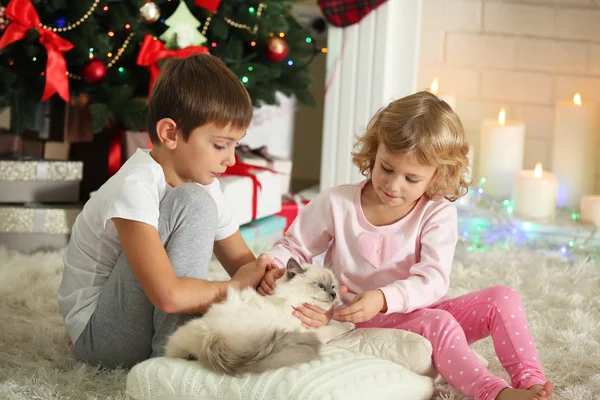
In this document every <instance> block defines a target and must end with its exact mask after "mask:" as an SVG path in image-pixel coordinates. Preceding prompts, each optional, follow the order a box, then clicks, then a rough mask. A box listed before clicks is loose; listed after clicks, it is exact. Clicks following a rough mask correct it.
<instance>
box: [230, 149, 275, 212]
mask: <svg viewBox="0 0 600 400" xmlns="http://www.w3.org/2000/svg"><path fill="white" fill-rule="evenodd" d="M238 160H239V159H238V156H237V154H236V155H235V164H234V165H232V166H231V167H229V168H227V170H226V171H225V173H224V174H223V175H231V176H245V177H248V178H250V179H252V220H253V221H254V220H255V219H256V214H257V213H258V191H259V190H260V189H262V185H261V184H260V182H259V181H258V178H257V177H256V174H254V173H253V172H252V171H269V172H273V173H277V171H273V170H272V169H271V168H266V167H258V166H256V165H250V164H244V163H242V162H238Z"/></svg>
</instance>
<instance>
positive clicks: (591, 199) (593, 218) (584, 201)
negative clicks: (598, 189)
mask: <svg viewBox="0 0 600 400" xmlns="http://www.w3.org/2000/svg"><path fill="white" fill-rule="evenodd" d="M579 219H580V220H582V221H585V222H591V223H593V224H594V225H596V226H598V227H600V195H595V196H583V197H582V198H581V208H580V210H579Z"/></svg>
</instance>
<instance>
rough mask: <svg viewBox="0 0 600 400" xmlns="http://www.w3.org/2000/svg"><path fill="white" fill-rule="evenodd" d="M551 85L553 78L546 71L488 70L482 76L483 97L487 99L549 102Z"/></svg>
mask: <svg viewBox="0 0 600 400" xmlns="http://www.w3.org/2000/svg"><path fill="white" fill-rule="evenodd" d="M551 87H552V78H551V77H550V76H549V75H547V74H544V73H533V72H509V71H490V70H488V71H484V72H483V73H482V77H481V97H482V98H483V99H486V100H506V101H519V102H523V103H537V104H547V103H549V102H550V91H551Z"/></svg>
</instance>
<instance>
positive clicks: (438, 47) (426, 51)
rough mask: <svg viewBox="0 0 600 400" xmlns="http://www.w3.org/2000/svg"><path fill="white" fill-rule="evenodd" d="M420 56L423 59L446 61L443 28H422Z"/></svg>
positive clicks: (437, 61) (438, 61)
mask: <svg viewBox="0 0 600 400" xmlns="http://www.w3.org/2000/svg"><path fill="white" fill-rule="evenodd" d="M419 49H420V54H419V58H420V59H421V60H423V61H432V62H436V63H441V62H443V61H444V31H443V30H442V29H422V30H421V44H420V46H419Z"/></svg>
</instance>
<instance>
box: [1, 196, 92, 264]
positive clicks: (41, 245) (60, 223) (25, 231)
mask: <svg viewBox="0 0 600 400" xmlns="http://www.w3.org/2000/svg"><path fill="white" fill-rule="evenodd" d="M80 212H81V206H77V205H66V206H64V205H61V206H55V207H52V206H47V205H40V204H28V205H24V206H0V246H4V247H7V248H9V249H13V250H18V251H21V252H24V253H30V252H34V251H38V250H54V249H60V248H62V247H64V246H66V245H67V244H68V243H69V237H70V234H71V228H72V227H73V224H74V223H75V218H77V215H79V213H80Z"/></svg>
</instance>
